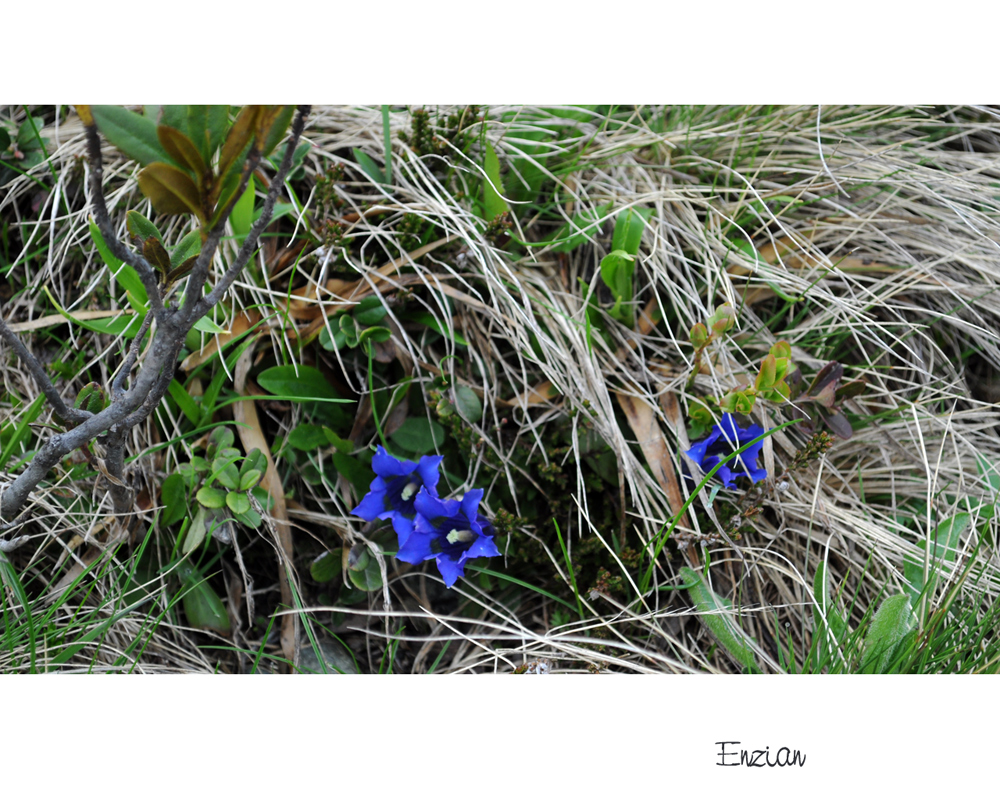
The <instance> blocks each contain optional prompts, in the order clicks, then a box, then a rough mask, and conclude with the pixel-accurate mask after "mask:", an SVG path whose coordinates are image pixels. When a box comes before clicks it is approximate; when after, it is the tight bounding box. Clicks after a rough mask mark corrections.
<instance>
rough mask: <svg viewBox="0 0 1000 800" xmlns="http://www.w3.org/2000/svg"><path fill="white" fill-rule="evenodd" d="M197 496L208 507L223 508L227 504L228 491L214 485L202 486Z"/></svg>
mask: <svg viewBox="0 0 1000 800" xmlns="http://www.w3.org/2000/svg"><path fill="white" fill-rule="evenodd" d="M197 498H198V502H199V503H201V504H202V505H203V506H205V507H206V508H222V507H223V506H224V505H225V504H226V493H225V492H224V491H222V489H216V488H214V487H212V486H202V487H201V488H200V489H199V490H198V494H197Z"/></svg>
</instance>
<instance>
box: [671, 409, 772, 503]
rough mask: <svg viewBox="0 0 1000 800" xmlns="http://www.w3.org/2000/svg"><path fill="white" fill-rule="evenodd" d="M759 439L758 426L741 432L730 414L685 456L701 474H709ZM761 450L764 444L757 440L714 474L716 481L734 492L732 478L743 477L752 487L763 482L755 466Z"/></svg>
mask: <svg viewBox="0 0 1000 800" xmlns="http://www.w3.org/2000/svg"><path fill="white" fill-rule="evenodd" d="M763 435H764V429H763V428H762V427H760V425H750V426H749V427H748V428H741V427H740V426H739V425H737V424H736V420H735V419H733V415H732V414H723V415H722V421H721V422H719V423H717V424H715V425H713V426H712V431H711V433H709V434H708V436H706V437H705V438H704V439H702V440H700V441H698V442H695V443H694V444H693V445H692V446H691V449H690V450H688V451H687V454H688V456H689V457H690V458H691V460H692V461H694V462H695V463H696V464H697V465H698V466H699V467H701V469H702V471H703V472H709V471H710V470H711V469H712V468H713V467H714V466H715V465H716V464H718V463H719V462H720V461H721V460H722V459H723V458H725V457H726V456H728V455H729V454H730V453H733V452H735V451H736V450H739V448H741V447H742V446H743V445H745V444H746V443H747V442H750V441H753V440H754V439H756V438H757V437H758V436H763ZM763 446H764V442H763V440H761V441H759V442H757V444H755V445H754V446H753V447H751V448H749V449H748V450H744V451H743V452H742V453H740V455H738V456H736V458H734V459H732V460H731V461H728V462H726V463H725V464H723V465H722V467H721V468H720V469H719V471H718V472H716V473H715V475H716V477H717V478H719V479H720V480H721V481H722V482H723V483H724V484H725V485H726V488H727V489H735V488H736V478H738V477H739V476H740V475H746V476H747V477H748V478H750V480H751V481H753V482H754V483H756V482H757V481H760V480H763V479H764V478H766V477H767V470H766V469H764V468H763V467H758V466H757V457H758V456H759V455H760V450H761V448H762V447H763Z"/></svg>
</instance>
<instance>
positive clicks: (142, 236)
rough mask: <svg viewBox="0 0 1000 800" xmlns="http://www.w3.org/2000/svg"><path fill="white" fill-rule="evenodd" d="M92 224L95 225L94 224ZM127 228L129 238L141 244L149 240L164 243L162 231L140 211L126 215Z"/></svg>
mask: <svg viewBox="0 0 1000 800" xmlns="http://www.w3.org/2000/svg"><path fill="white" fill-rule="evenodd" d="M91 224H92V225H93V223H91ZM95 227H96V226H95ZM125 227H126V228H128V233H129V236H131V237H132V238H133V239H138V240H139V241H141V242H145V241H146V240H147V239H149V238H153V239H159V240H160V241H161V242H162V241H163V234H162V233H160V229H159V228H157V227H156V226H155V225H154V224H153V223H152V222H151V221H150V220H148V219H146V218H145V217H144V216H143V215H142V214H140V213H139V212H138V211H129V212H128V213H127V214H126V215H125ZM91 235H93V234H91ZM98 235H100V231H98ZM101 241H102V243H103V241H104V240H103V239H102V240H101ZM115 260H117V259H115ZM105 263H106V260H105ZM119 263H121V262H119Z"/></svg>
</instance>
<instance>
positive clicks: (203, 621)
mask: <svg viewBox="0 0 1000 800" xmlns="http://www.w3.org/2000/svg"><path fill="white" fill-rule="evenodd" d="M177 572H178V574H179V575H180V576H181V578H182V579H183V581H184V585H183V591H184V599H183V604H184V616H186V617H187V621H188V624H189V625H191V627H192V628H199V629H200V630H209V631H215V632H216V633H219V634H222V635H223V636H229V634H230V633H231V632H232V627H233V626H232V622H231V621H230V619H229V612H228V611H226V606H225V605H224V604H223V602H222V600H220V599H219V595H218V594H216V591H215V589H213V588H212V587H211V586H210V585H209V584H208V582H207V581H206V580H205V578H204V576H203V575H202V574H201V573H200V572H199V571H198V570H197V569H195V568H194V567H192V566H190V565H189V564H181V565H180V566H178V568H177Z"/></svg>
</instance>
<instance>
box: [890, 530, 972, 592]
mask: <svg viewBox="0 0 1000 800" xmlns="http://www.w3.org/2000/svg"><path fill="white" fill-rule="evenodd" d="M971 525H972V515H971V514H969V513H968V512H965V511H962V512H960V513H958V514H955V516H953V517H949V518H948V519H946V520H945V521H944V522H941V523H940V524H938V526H937V529H936V530H935V531H934V536H933V537H932V540H931V542H930V543H929V544H930V554H929V558H930V564H929V567H928V573H927V588H926V591H925V589H924V559H923V557H922V556H912V555H907V556H904V558H903V578H904V579H905V580H906V582H907V583H908V584H910V586H909V588H908V590H907V595H908V596H909V598H910V601H911V604H912V605H913V606H914V607H916V605H917V601H918V600H919V598H920V595H921V594H926V595H928V596H930V595H931V594H932V593H933V591H934V586H935V584H936V582H937V580H938V578H939V577H944V576H945V574H946V573H947V567H948V565H949V564H953V563H954V562H955V559H956V558H957V557H958V550H959V547H961V544H962V534H963V533H965V531H966V530H967V529H968V528H969V527H970V526H971ZM924 544H925V545H927V544H928V543H927V542H926V540H925V542H924Z"/></svg>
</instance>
